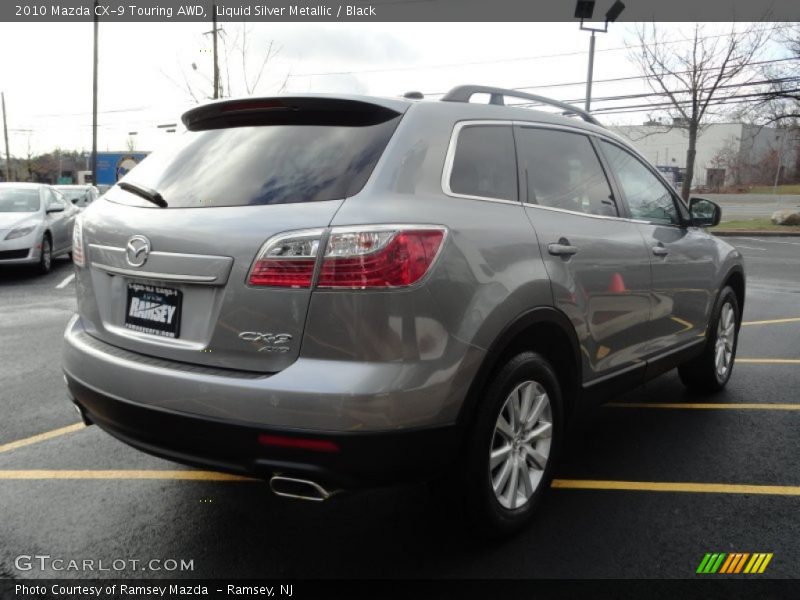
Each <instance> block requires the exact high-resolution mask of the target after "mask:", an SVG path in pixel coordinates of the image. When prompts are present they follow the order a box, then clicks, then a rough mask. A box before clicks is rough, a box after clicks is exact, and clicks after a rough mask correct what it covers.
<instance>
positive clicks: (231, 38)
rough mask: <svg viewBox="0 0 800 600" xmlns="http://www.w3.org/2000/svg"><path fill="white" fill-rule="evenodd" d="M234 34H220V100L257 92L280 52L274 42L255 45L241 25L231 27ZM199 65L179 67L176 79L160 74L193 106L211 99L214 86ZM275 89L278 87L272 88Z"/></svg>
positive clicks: (284, 82)
mask: <svg viewBox="0 0 800 600" xmlns="http://www.w3.org/2000/svg"><path fill="white" fill-rule="evenodd" d="M229 29H230V30H232V33H230V34H229V33H228V32H227V31H225V30H224V29H222V30H220V32H219V36H220V37H219V40H220V46H221V52H220V59H219V62H220V94H219V96H220V97H221V98H225V97H231V96H238V95H248V96H249V95H252V94H255V93H256V92H257V91H258V88H259V85H260V84H261V83H262V80H263V77H264V75H265V73H266V72H267V71H268V67H269V66H270V63H272V62H274V60H275V58H276V57H277V56H278V54H280V48H279V47H278V45H277V44H275V42H274V41H272V40H269V41H265V42H264V43H263V44H258V43H254V42H253V40H252V38H253V36H252V31H251V29H250V28H249V27H248V26H247V25H246V24H244V23H243V24H242V25H241V26H240V27H238V28H234V27H229ZM198 62H200V61H196V62H192V63H191V70H189V69H185V68H183V67H182V66H180V65H179V67H178V68H179V70H180V76H179V77H174V76H172V75H170V74H169V73H167V72H165V71H164V70H162V71H161V74H162V75H163V76H164V77H166V78H167V79H168V80H169V81H170V82H171V83H172V84H173V85H175V87H177V88H179V89H181V90H182V91H184V92H185V93H186V94H187V95H188V96H189V98H190V99H191V100H192V102H194V103H196V104H199V103H200V102H203V101H204V100H205V99H209V98H211V97H212V95H210V94H209V91H208V90H209V88H210V90H213V88H214V83H213V81H212V79H211V78H210V77H209V76H208V75H207V74H206V72H205V69H204V68H203V64H202V63H201V64H198ZM288 80H289V74H288V73H287V74H285V76H284V77H283V78H282V79H281V80H279V81H281V83H280V84H278V85H277V91H278V92H282V91H284V90H285V89H286V85H287V84H288ZM273 87H275V84H273Z"/></svg>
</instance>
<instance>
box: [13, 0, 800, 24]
mask: <svg viewBox="0 0 800 600" xmlns="http://www.w3.org/2000/svg"><path fill="white" fill-rule="evenodd" d="M612 3H613V0H598V1H597V6H596V10H595V13H596V14H595V17H598V16H599V18H600V19H601V20H602V18H603V17H602V15H604V14H605V13H606V11H607V9H609V8H610V6H611V4H612ZM95 10H96V11H97V16H98V17H99V18H100V20H101V21H107V22H169V21H175V22H192V21H210V20H211V16H212V11H215V12H216V17H217V20H218V21H220V22H225V21H249V22H255V21H264V22H290V21H292V22H309V23H311V22H335V21H349V22H354V21H363V22H481V21H483V22H520V21H522V22H537V21H538V22H541V21H573V20H574V14H575V2H574V1H573V0H492V1H491V2H489V1H487V0H346V1H344V2H342V1H340V0H309V2H307V3H304V2H297V1H294V0H216V1H214V2H212V1H210V0H194V1H192V0H183V1H181V0H101V1H100V2H99V3H98V5H97V7H96V9H95V7H94V2H93V0H30V1H26V0H3V1H2V2H0V21H11V22H39V21H41V22H70V21H72V22H74V21H91V20H92V19H93V18H94V13H95ZM798 19H800V8H798V2H797V0H771V1H770V2H754V1H753V0H714V1H713V2H712V1H706V2H696V1H694V0H669V1H665V0H627V1H626V2H625V10H624V11H623V12H622V14H621V15H619V17H618V18H617V20H618V21H629V22H642V21H658V22H668V21H673V22H695V21H708V22H729V21H762V20H763V21H796V20H798Z"/></svg>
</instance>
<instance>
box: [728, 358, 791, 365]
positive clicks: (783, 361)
mask: <svg viewBox="0 0 800 600" xmlns="http://www.w3.org/2000/svg"><path fill="white" fill-rule="evenodd" d="M736 362H737V363H742V364H745V365H747V364H750V365H800V358H737V359H736Z"/></svg>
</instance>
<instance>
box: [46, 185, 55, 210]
mask: <svg viewBox="0 0 800 600" xmlns="http://www.w3.org/2000/svg"><path fill="white" fill-rule="evenodd" d="M56 202H57V201H56V195H55V194H54V193H53V191H52V190H51V189H50V188H44V207H45V209H48V210H49V209H51V208H53V207H54V206H56Z"/></svg>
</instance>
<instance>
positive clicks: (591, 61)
mask: <svg viewBox="0 0 800 600" xmlns="http://www.w3.org/2000/svg"><path fill="white" fill-rule="evenodd" d="M594 34H595V32H594V31H592V37H590V38H589V71H588V73H587V74H586V102H585V104H584V109H585V110H586V112H589V111H590V110H591V108H592V75H593V73H594Z"/></svg>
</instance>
